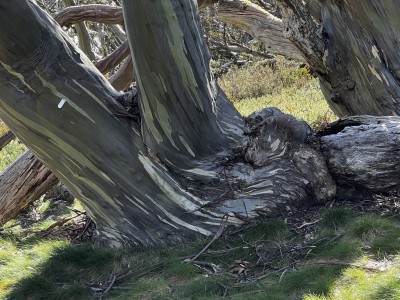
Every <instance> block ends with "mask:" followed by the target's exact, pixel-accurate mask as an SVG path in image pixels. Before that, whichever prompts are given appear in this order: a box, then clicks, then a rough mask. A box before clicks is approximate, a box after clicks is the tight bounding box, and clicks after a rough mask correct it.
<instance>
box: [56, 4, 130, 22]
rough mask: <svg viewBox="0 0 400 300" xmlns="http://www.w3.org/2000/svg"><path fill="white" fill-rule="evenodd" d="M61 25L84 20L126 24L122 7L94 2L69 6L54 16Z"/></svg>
mask: <svg viewBox="0 0 400 300" xmlns="http://www.w3.org/2000/svg"><path fill="white" fill-rule="evenodd" d="M54 19H55V20H56V21H57V23H58V24H60V25H61V26H66V27H69V26H71V25H73V24H76V23H79V22H82V21H92V22H99V23H104V24H121V25H123V24H124V18H123V15H122V10H121V8H120V7H111V6H108V5H101V4H92V5H80V6H75V7H68V8H66V9H64V10H62V11H60V12H59V13H57V14H56V15H55V16H54Z"/></svg>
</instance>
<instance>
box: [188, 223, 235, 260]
mask: <svg viewBox="0 0 400 300" xmlns="http://www.w3.org/2000/svg"><path fill="white" fill-rule="evenodd" d="M227 221H228V216H226V215H225V216H223V218H222V221H221V226H220V227H219V229H218V231H217V232H216V233H215V235H214V237H213V238H212V240H211V241H210V242H209V243H208V244H207V245H206V246H205V247H204V248H203V250H201V251H200V252H199V253H198V254H197V255H195V256H194V257H193V258H190V259H185V260H184V261H186V262H193V261H194V260H196V259H197V258H199V256H200V255H202V254H203V253H204V252H205V251H206V250H207V249H208V248H209V247H210V246H211V245H212V243H214V242H215V241H216V240H218V239H219V238H220V237H221V235H222V233H223V232H224V229H225V225H226V222H227Z"/></svg>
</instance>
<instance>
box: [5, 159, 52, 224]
mask: <svg viewBox="0 0 400 300" xmlns="http://www.w3.org/2000/svg"><path fill="white" fill-rule="evenodd" d="M21 169H23V170H24V172H23V173H22V174H21V172H20V170H21ZM57 182H58V179H57V177H56V176H55V175H54V174H53V173H52V172H51V171H50V170H49V169H47V168H46V167H45V166H44V165H43V164H41V163H40V162H39V161H38V160H37V159H36V158H35V157H34V156H33V154H32V153H31V152H29V151H25V153H24V154H23V155H22V156H21V158H20V159H19V160H17V161H16V162H14V163H13V164H12V165H10V166H9V167H8V168H7V169H6V171H5V172H2V173H0V211H1V214H0V226H2V225H3V224H4V223H6V222H7V221H8V220H10V219H12V218H13V217H15V216H16V215H17V214H18V213H19V212H20V211H21V209H23V208H25V207H26V206H28V205H29V204H30V203H32V201H34V200H36V199H38V198H39V197H40V196H41V195H43V194H44V193H45V192H46V191H48V190H49V189H50V188H51V187H52V186H54V185H55V184H56V183H57ZM21 195H23V196H22V197H21Z"/></svg>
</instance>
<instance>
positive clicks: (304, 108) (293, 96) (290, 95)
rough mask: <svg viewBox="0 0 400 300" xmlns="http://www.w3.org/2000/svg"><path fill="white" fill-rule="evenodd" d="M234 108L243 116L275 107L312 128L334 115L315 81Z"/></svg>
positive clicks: (245, 100) (238, 103)
mask: <svg viewBox="0 0 400 300" xmlns="http://www.w3.org/2000/svg"><path fill="white" fill-rule="evenodd" d="M235 106H236V108H237V109H238V110H239V112H240V113H241V114H242V115H244V116H248V115H249V114H251V113H252V112H253V111H255V110H261V109H263V108H265V107H277V108H279V109H280V110H281V111H282V112H284V113H287V114H291V115H294V116H295V117H296V118H298V119H300V120H302V121H305V122H307V123H308V124H310V125H312V126H314V125H316V124H320V123H328V122H331V121H333V120H334V119H335V115H334V114H333V112H332V111H331V110H330V108H329V106H328V104H327V103H326V102H325V101H324V100H323V97H322V94H321V91H320V89H319V84H318V82H317V81H316V80H311V81H310V82H308V83H307V84H305V85H304V86H302V87H300V88H296V87H288V88H285V89H283V90H282V91H281V93H280V94H279V95H276V94H272V95H266V96H263V97H258V98H248V99H244V100H241V101H240V102H237V103H235Z"/></svg>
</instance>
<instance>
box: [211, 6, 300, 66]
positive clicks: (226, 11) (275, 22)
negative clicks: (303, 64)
mask: <svg viewBox="0 0 400 300" xmlns="http://www.w3.org/2000/svg"><path fill="white" fill-rule="evenodd" d="M218 15H219V18H220V19H221V20H222V21H223V22H226V23H228V24H232V25H235V26H237V27H239V28H241V29H242V30H244V31H246V32H248V33H249V34H251V35H252V36H253V37H255V38H256V39H257V40H259V41H260V42H262V43H263V44H264V45H265V47H266V50H267V51H268V52H269V53H272V54H279V55H284V56H286V57H289V58H293V59H296V60H299V61H305V58H304V56H303V54H302V53H301V52H300V51H299V49H298V48H297V47H296V46H295V45H294V44H293V43H292V42H291V41H290V40H289V39H288V38H287V37H286V36H285V35H284V31H285V27H284V24H283V22H282V20H281V19H279V18H277V17H275V16H274V15H273V14H271V13H270V12H268V11H266V10H265V9H263V8H262V7H261V6H259V5H256V4H253V3H251V2H250V1H244V0H220V1H219V5H218Z"/></svg>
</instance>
